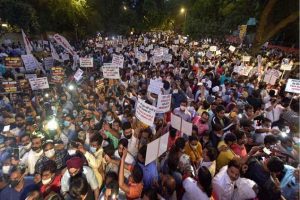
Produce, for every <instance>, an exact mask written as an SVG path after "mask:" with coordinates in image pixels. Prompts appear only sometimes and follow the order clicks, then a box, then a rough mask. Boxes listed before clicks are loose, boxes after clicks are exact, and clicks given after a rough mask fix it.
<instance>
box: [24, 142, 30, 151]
mask: <svg viewBox="0 0 300 200" xmlns="http://www.w3.org/2000/svg"><path fill="white" fill-rule="evenodd" d="M30 148H31V142H29V143H28V144H27V145H26V146H24V149H25V150H29V149H30Z"/></svg>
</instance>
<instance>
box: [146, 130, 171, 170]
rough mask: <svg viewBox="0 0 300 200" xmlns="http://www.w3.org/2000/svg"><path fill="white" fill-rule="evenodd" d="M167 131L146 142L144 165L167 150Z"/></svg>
mask: <svg viewBox="0 0 300 200" xmlns="http://www.w3.org/2000/svg"><path fill="white" fill-rule="evenodd" d="M168 139H169V132H167V133H166V134H164V135H162V136H161V137H159V138H157V139H156V140H154V141H152V142H150V143H148V144H147V152H146V159H145V165H148V164H149V163H151V162H153V161H155V160H156V159H157V158H158V157H160V156H161V155H162V154H164V153H165V152H166V151H167V150H168Z"/></svg>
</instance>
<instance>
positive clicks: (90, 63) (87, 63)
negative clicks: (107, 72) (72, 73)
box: [79, 58, 94, 67]
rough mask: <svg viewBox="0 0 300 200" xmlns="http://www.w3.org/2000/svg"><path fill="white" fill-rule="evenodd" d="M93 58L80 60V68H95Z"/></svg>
mask: <svg viewBox="0 0 300 200" xmlns="http://www.w3.org/2000/svg"><path fill="white" fill-rule="evenodd" d="M93 60H94V59H93V58H80V59H79V63H80V67H93V66H94V63H93Z"/></svg>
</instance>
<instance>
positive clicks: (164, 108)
mask: <svg viewBox="0 0 300 200" xmlns="http://www.w3.org/2000/svg"><path fill="white" fill-rule="evenodd" d="M171 98H172V95H171V94H167V95H158V99H157V110H156V112H157V113H165V112H169V111H170V108H171Z"/></svg>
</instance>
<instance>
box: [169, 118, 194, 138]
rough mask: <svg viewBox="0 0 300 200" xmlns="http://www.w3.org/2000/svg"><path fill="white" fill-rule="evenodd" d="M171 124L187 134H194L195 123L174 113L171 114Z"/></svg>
mask: <svg viewBox="0 0 300 200" xmlns="http://www.w3.org/2000/svg"><path fill="white" fill-rule="evenodd" d="M171 126H172V127H173V128H175V129H176V130H178V131H180V132H182V133H185V134H186V135H192V130H193V124H192V123H190V122H187V121H185V120H183V119H182V118H181V117H179V116H177V115H175V114H173V113H172V114H171Z"/></svg>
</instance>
